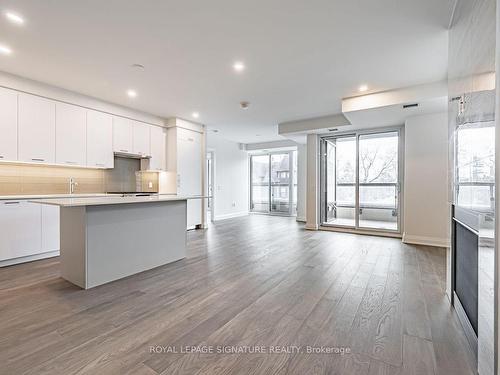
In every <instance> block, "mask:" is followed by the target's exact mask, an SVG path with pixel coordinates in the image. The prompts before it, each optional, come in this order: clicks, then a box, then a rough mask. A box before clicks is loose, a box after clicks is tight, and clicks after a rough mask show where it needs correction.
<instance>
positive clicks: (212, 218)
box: [205, 148, 217, 222]
mask: <svg viewBox="0 0 500 375" xmlns="http://www.w3.org/2000/svg"><path fill="white" fill-rule="evenodd" d="M209 154H210V158H211V159H212V163H211V164H212V169H211V170H210V171H208V170H207V173H206V176H207V184H206V188H207V191H206V195H207V197H208V196H209V184H208V173H210V181H211V182H212V183H211V185H212V197H211V198H210V199H211V201H212V207H211V209H210V221H211V222H214V221H215V195H216V192H215V191H216V186H217V185H216V184H215V164H216V162H215V149H212V148H207V150H206V152H205V168H206V169H208V163H207V160H208V157H207V156H208V155H209ZM205 201H206V206H205V212H207V210H208V201H209V199H206V200H205Z"/></svg>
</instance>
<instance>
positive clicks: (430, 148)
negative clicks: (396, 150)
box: [403, 113, 450, 246]
mask: <svg viewBox="0 0 500 375" xmlns="http://www.w3.org/2000/svg"><path fill="white" fill-rule="evenodd" d="M447 116H448V115H447V113H439V114H431V115H424V116H417V117H412V118H409V119H407V120H406V123H405V155H404V158H405V171H404V207H403V209H404V233H403V242H407V243H417V244H424V245H432V246H449V243H450V241H449V231H450V211H449V203H448V202H449V201H448V179H447V175H448V118H447Z"/></svg>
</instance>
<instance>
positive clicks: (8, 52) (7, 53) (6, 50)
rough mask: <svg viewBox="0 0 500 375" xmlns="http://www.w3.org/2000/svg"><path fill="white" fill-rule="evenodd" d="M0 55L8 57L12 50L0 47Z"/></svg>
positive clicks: (3, 46)
mask: <svg viewBox="0 0 500 375" xmlns="http://www.w3.org/2000/svg"><path fill="white" fill-rule="evenodd" d="M0 53H1V54H4V55H10V54H11V53H12V50H11V49H10V47H7V46H5V45H0Z"/></svg>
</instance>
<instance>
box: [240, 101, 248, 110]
mask: <svg viewBox="0 0 500 375" xmlns="http://www.w3.org/2000/svg"><path fill="white" fill-rule="evenodd" d="M248 107H250V103H249V102H240V108H241V109H248Z"/></svg>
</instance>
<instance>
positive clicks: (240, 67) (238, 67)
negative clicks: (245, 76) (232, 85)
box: [233, 61, 245, 73]
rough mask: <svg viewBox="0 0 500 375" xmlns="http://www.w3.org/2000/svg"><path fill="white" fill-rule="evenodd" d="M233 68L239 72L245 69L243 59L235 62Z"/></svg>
mask: <svg viewBox="0 0 500 375" xmlns="http://www.w3.org/2000/svg"><path fill="white" fill-rule="evenodd" d="M233 69H234V70H236V71H237V72H238V73H239V72H242V71H244V70H245V64H243V63H242V62H241V61H236V62H235V63H234V64H233Z"/></svg>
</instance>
